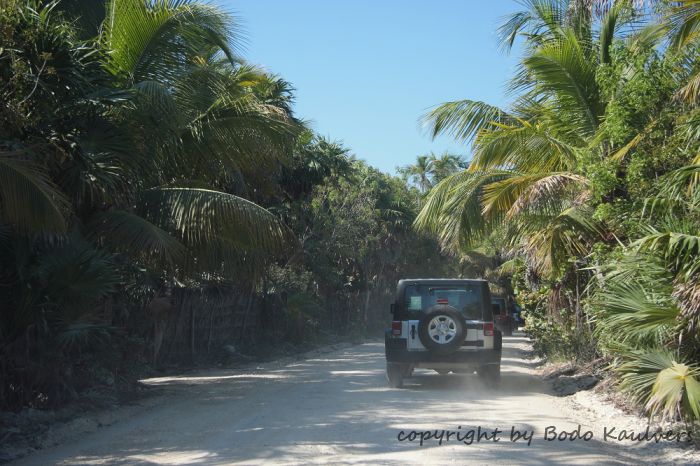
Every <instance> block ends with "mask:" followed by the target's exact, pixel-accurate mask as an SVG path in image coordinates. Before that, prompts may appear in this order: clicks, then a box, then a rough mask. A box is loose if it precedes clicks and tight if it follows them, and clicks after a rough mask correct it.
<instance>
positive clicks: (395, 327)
mask: <svg viewBox="0 0 700 466" xmlns="http://www.w3.org/2000/svg"><path fill="white" fill-rule="evenodd" d="M391 334H392V335H401V321H399V320H395V321H393V322H392V323H391Z"/></svg>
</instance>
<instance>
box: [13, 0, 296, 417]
mask: <svg viewBox="0 0 700 466" xmlns="http://www.w3.org/2000/svg"><path fill="white" fill-rule="evenodd" d="M11 3H13V2H11ZM69 3H72V4H73V6H75V5H78V4H79V3H81V2H80V1H78V0H76V1H74V2H67V3H66V5H63V6H67V5H68V4H69ZM105 6H106V7H105V9H104V12H105V15H106V16H105V18H104V20H102V21H101V22H99V27H94V28H93V29H91V30H92V31H93V32H98V31H99V33H100V35H99V37H92V40H89V41H83V40H80V39H78V37H79V36H81V37H83V38H86V37H90V35H89V34H88V31H87V30H84V31H80V32H76V31H75V29H74V26H73V25H74V24H86V22H83V21H77V22H75V23H74V22H71V21H70V20H65V19H64V18H63V16H62V15H64V14H65V15H69V14H70V13H69V11H68V10H67V9H64V11H63V12H62V13H61V14H59V13H58V11H57V9H58V8H60V7H62V4H61V3H57V2H44V1H39V0H36V1H30V2H24V1H19V0H18V1H16V2H14V4H13V5H10V7H9V8H7V9H3V11H2V12H1V13H0V20H1V21H2V22H3V30H6V31H9V32H8V34H9V35H8V37H7V40H6V42H5V43H4V44H3V46H4V47H3V49H2V50H0V55H1V56H2V59H1V60H0V94H1V98H2V101H3V105H2V106H1V107H0V114H1V115H0V128H1V130H0V280H2V282H3V283H2V284H3V286H2V287H0V293H1V296H0V298H2V299H0V301H2V304H0V306H1V307H2V308H3V312H2V314H3V320H2V322H0V325H1V326H2V327H1V328H0V357H2V358H3V361H8V360H10V359H12V356H11V355H13V354H15V355H17V354H21V355H26V354H31V352H32V351H35V350H36V351H38V350H37V348H49V350H46V351H48V352H49V353H52V352H53V353H54V354H57V355H58V354H62V352H64V351H70V349H71V348H74V347H75V345H76V344H79V343H80V342H83V343H84V342H85V341H94V340H99V341H104V338H106V337H108V335H109V333H110V331H111V330H110V326H109V325H106V324H99V325H98V324H95V323H94V322H101V320H99V319H98V318H97V317H98V316H97V315H96V312H98V309H99V308H98V306H99V304H100V303H104V302H105V300H106V299H107V298H108V297H109V296H113V295H114V293H115V292H117V291H118V290H121V291H124V290H123V289H122V287H123V286H124V283H125V282H127V284H131V283H133V282H132V281H129V280H127V277H130V278H133V277H139V278H141V277H143V276H145V275H148V274H150V273H152V275H154V276H156V277H157V279H158V280H159V281H160V282H161V283H162V281H163V280H164V279H166V278H168V277H173V276H177V277H179V278H180V279H188V280H190V283H192V281H202V280H212V279H214V280H221V279H223V278H226V279H229V280H230V279H234V278H235V279H242V278H250V277H253V276H256V275H257V274H259V273H260V270H261V269H262V268H263V267H264V265H265V264H266V263H267V262H269V260H270V257H271V256H272V255H281V254H284V253H286V252H287V250H288V249H290V248H293V247H294V244H295V240H294V239H293V238H292V235H291V234H290V232H289V230H288V228H287V227H286V226H285V225H284V223H283V222H282V221H281V220H280V219H279V218H277V217H276V216H274V215H273V214H271V213H270V212H268V211H267V210H265V209H264V208H262V207H261V206H259V205H257V204H255V203H254V202H252V201H251V200H250V199H246V198H244V197H242V195H245V190H244V189H243V190H238V185H237V184H236V183H235V182H234V180H240V179H245V177H246V176H248V175H249V174H252V173H255V172H257V171H264V170H266V169H267V168H268V167H270V166H274V167H275V169H277V167H278V166H279V164H280V163H281V162H282V161H284V160H285V158H286V157H288V155H289V153H291V148H292V147H293V144H294V142H295V139H296V135H297V134H298V132H299V131H300V130H301V129H302V125H301V124H300V123H299V122H298V121H297V120H296V119H295V118H294V116H293V115H292V113H291V108H290V102H291V97H292V93H291V88H290V87H289V85H288V84H287V83H285V82H284V81H283V80H281V79H279V78H276V77H274V76H270V75H267V74H265V73H264V72H262V71H261V70H259V69H256V68H254V67H251V66H249V65H246V64H245V63H243V62H242V60H240V59H239V58H238V57H237V56H236V54H235V50H236V43H237V41H238V36H237V35H236V33H235V32H236V31H235V29H233V28H232V26H231V25H232V24H235V22H234V21H233V18H231V17H230V16H229V15H228V14H226V13H224V12H222V11H221V10H219V9H218V8H216V7H213V6H210V5H207V4H202V3H197V2H194V1H188V0H163V1H158V2H144V1H142V0H141V1H139V0H113V1H109V2H105ZM75 11H80V8H79V7H76V10H75ZM99 11H100V9H99V8H97V9H96V12H97V13H99ZM93 19H94V18H93ZM87 22H88V23H89V21H87ZM93 26H94V25H93ZM10 32H11V34H10ZM238 194H241V195H238ZM6 284H9V286H4V285H6ZM32 328H34V329H37V330H36V331H32V330H31V329H32ZM42 354H47V353H42ZM37 364H40V363H39V362H37ZM6 370H9V373H12V374H16V372H12V368H9V369H8V368H6V366H4V365H3V376H2V377H3V378H4V377H5V376H6V375H7V374H8V373H7V372H5V371H6ZM59 371H60V369H59ZM39 372H41V370H38V371H37V373H39ZM51 380H52V379H51V378H50V377H46V378H45V379H44V380H43V381H42V382H36V385H33V386H32V387H33V388H32V390H35V389H36V390H37V391H36V393H38V392H41V393H49V394H51V395H50V396H53V394H55V393H56V392H57V391H61V390H68V391H69V390H70V383H65V384H54V385H55V386H52V385H51ZM3 382H5V380H3ZM16 382H17V383H19V382H18V381H16ZM8 383H9V384H12V383H13V382H12V381H9V382H8ZM21 383H22V384H24V383H26V381H25V382H21ZM32 383H34V382H32ZM41 383H45V384H47V385H41ZM5 387H6V384H5V383H3V385H2V389H4V388H5ZM32 393H35V392H34V391H32ZM68 395H70V394H68ZM13 396H14V395H13ZM18 396H20V395H18ZM21 396H24V395H21ZM57 396H59V395H57ZM2 398H3V400H5V393H3V397H2ZM26 401H27V400H21V401H20V403H22V402H26ZM3 402H4V401H3Z"/></svg>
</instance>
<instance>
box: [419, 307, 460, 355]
mask: <svg viewBox="0 0 700 466" xmlns="http://www.w3.org/2000/svg"><path fill="white" fill-rule="evenodd" d="M465 331H466V329H465V326H464V318H463V317H462V315H461V314H460V313H459V312H458V311H457V309H455V308H454V307H452V306H449V305H446V304H437V305H435V306H433V307H431V308H430V309H428V311H427V312H426V313H425V314H424V315H423V317H422V318H421V319H420V322H419V323H418V338H420V342H421V343H423V346H425V347H426V348H427V349H428V350H430V351H433V352H435V353H439V354H449V353H453V352H455V351H456V350H457V348H459V347H460V346H462V342H464V336H465Z"/></svg>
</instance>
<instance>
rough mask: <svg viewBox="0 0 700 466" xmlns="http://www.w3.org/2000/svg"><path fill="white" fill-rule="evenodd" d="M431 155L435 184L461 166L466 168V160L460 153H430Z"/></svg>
mask: <svg viewBox="0 0 700 466" xmlns="http://www.w3.org/2000/svg"><path fill="white" fill-rule="evenodd" d="M429 157H430V168H431V170H430V171H431V175H432V182H433V184H434V185H435V184H437V183H439V182H440V181H442V180H444V179H445V178H447V177H448V176H449V175H451V174H453V173H455V172H456V171H458V170H459V169H460V168H464V162H462V158H461V157H460V156H458V155H452V154H449V153H447V152H446V153H444V154H442V155H440V156H437V155H435V154H430V156H429Z"/></svg>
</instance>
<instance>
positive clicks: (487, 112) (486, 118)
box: [422, 100, 510, 141]
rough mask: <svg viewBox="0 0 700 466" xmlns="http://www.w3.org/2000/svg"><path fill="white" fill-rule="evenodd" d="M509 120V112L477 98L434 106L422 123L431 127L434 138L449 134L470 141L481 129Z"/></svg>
mask: <svg viewBox="0 0 700 466" xmlns="http://www.w3.org/2000/svg"><path fill="white" fill-rule="evenodd" d="M509 120H510V117H509V116H508V114H507V113H506V112H504V111H503V110H501V109H500V108H498V107H495V106H493V105H489V104H487V103H484V102H480V101H477V100H459V101H454V102H445V103H444V104H441V105H438V106H437V107H435V108H433V109H432V110H430V111H429V112H428V113H427V114H425V115H424V116H423V118H422V123H423V126H425V127H428V128H429V129H430V135H431V136H432V137H433V138H435V137H437V136H439V135H449V136H452V137H454V138H455V139H457V140H460V141H469V140H471V139H473V138H474V136H475V135H476V134H477V133H478V132H479V131H480V130H482V129H485V128H492V127H493V126H494V124H495V123H504V122H507V121H509Z"/></svg>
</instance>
